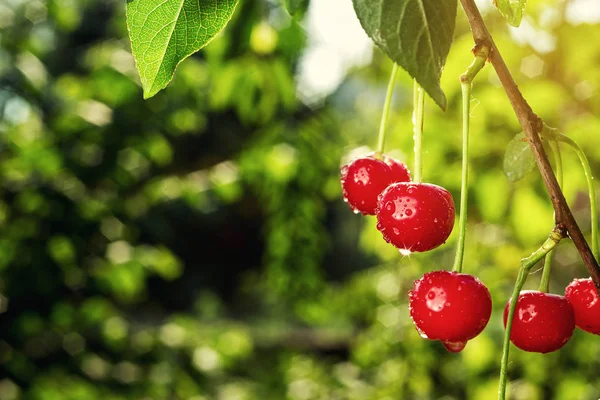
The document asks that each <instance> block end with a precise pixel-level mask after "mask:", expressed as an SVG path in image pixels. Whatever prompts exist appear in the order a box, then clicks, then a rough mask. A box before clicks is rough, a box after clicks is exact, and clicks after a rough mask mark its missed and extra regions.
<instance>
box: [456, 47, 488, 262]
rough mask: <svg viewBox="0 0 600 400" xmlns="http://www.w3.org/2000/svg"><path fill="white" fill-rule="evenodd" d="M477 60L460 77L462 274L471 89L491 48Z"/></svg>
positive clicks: (459, 250) (483, 50)
mask: <svg viewBox="0 0 600 400" xmlns="http://www.w3.org/2000/svg"><path fill="white" fill-rule="evenodd" d="M474 53H475V59H474V60H473V62H472V63H471V65H470V66H469V67H468V68H467V70H466V71H465V73H464V74H462V75H461V76H460V86H461V89H462V121H463V131H462V176H461V184H460V214H459V216H458V232H459V236H458V245H457V248H456V257H455V258H454V266H453V267H452V271H455V272H462V265H463V258H464V254H465V238H466V236H467V197H468V192H469V129H470V120H471V87H472V82H473V79H474V78H475V76H476V75H477V73H478V72H479V71H481V69H482V68H483V67H484V65H485V63H486V61H487V58H488V56H489V53H490V49H489V47H486V46H482V47H481V48H479V49H475V51H474Z"/></svg>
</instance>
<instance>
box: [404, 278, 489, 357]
mask: <svg viewBox="0 0 600 400" xmlns="http://www.w3.org/2000/svg"><path fill="white" fill-rule="evenodd" d="M408 298H409V305H408V308H409V310H410V317H411V318H412V320H413V323H414V324H415V327H416V328H417V331H418V332H419V334H420V335H421V336H422V337H424V338H426V339H431V340H441V341H442V342H443V344H444V346H445V347H446V349H448V350H449V351H452V352H459V351H461V350H462V349H464V347H465V346H466V344H467V341H468V340H470V339H473V338H474V337H475V336H477V335H479V334H480V333H481V331H483V328H485V326H486V325H487V323H488V321H489V319H490V315H491V313H492V297H491V296H490V292H489V291H488V289H487V288H486V287H485V285H484V284H483V283H482V282H481V281H480V280H479V279H477V278H476V277H474V276H472V275H468V274H461V273H458V272H450V271H444V270H442V271H434V272H428V273H426V274H425V275H423V276H422V277H421V278H420V279H418V280H416V281H415V283H414V285H413V288H412V290H411V291H409V292H408Z"/></svg>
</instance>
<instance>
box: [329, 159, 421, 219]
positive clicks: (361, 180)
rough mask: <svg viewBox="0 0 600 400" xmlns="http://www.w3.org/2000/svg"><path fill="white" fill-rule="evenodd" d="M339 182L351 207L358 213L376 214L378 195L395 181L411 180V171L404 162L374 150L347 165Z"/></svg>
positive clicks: (343, 168) (345, 199)
mask: <svg viewBox="0 0 600 400" xmlns="http://www.w3.org/2000/svg"><path fill="white" fill-rule="evenodd" d="M340 181H341V183H342V191H343V194H344V201H345V202H347V203H348V204H349V205H350V208H352V210H353V211H354V212H355V213H356V214H358V213H362V214H365V215H374V214H375V210H376V208H377V197H378V196H379V194H380V193H381V192H382V191H383V190H384V189H385V188H386V187H388V185H390V184H392V183H394V182H410V172H409V170H408V168H407V167H406V164H404V163H403V162H400V161H398V160H396V159H394V158H392V157H389V156H386V155H384V154H382V155H381V159H379V158H377V157H376V153H371V154H368V155H366V156H363V157H360V158H357V159H354V160H352V161H350V162H349V163H348V164H346V165H344V166H343V167H342V169H341V178H340Z"/></svg>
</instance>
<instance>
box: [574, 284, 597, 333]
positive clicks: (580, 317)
mask: <svg viewBox="0 0 600 400" xmlns="http://www.w3.org/2000/svg"><path fill="white" fill-rule="evenodd" d="M565 297H566V298H567V299H569V301H570V302H571V305H572V306H573V311H574V312H575V325H576V326H577V327H578V328H579V329H582V330H584V331H586V332H589V333H593V334H595V335H600V298H599V297H598V291H597V290H596V287H595V286H594V282H592V278H587V279H574V280H573V282H571V283H570V284H569V286H567V288H566V289H565Z"/></svg>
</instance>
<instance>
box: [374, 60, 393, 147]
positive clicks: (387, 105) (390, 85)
mask: <svg viewBox="0 0 600 400" xmlns="http://www.w3.org/2000/svg"><path fill="white" fill-rule="evenodd" d="M397 76H398V64H396V63H393V65H392V73H391V75H390V81H389V83H388V87H387V92H386V94H385V103H383V112H382V113H381V122H380V123H379V136H378V139H377V152H376V157H377V158H379V157H380V156H381V154H383V146H384V144H385V128H386V126H387V120H388V114H389V113H390V106H391V104H392V95H393V94H394V86H395V85H396V77H397Z"/></svg>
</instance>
